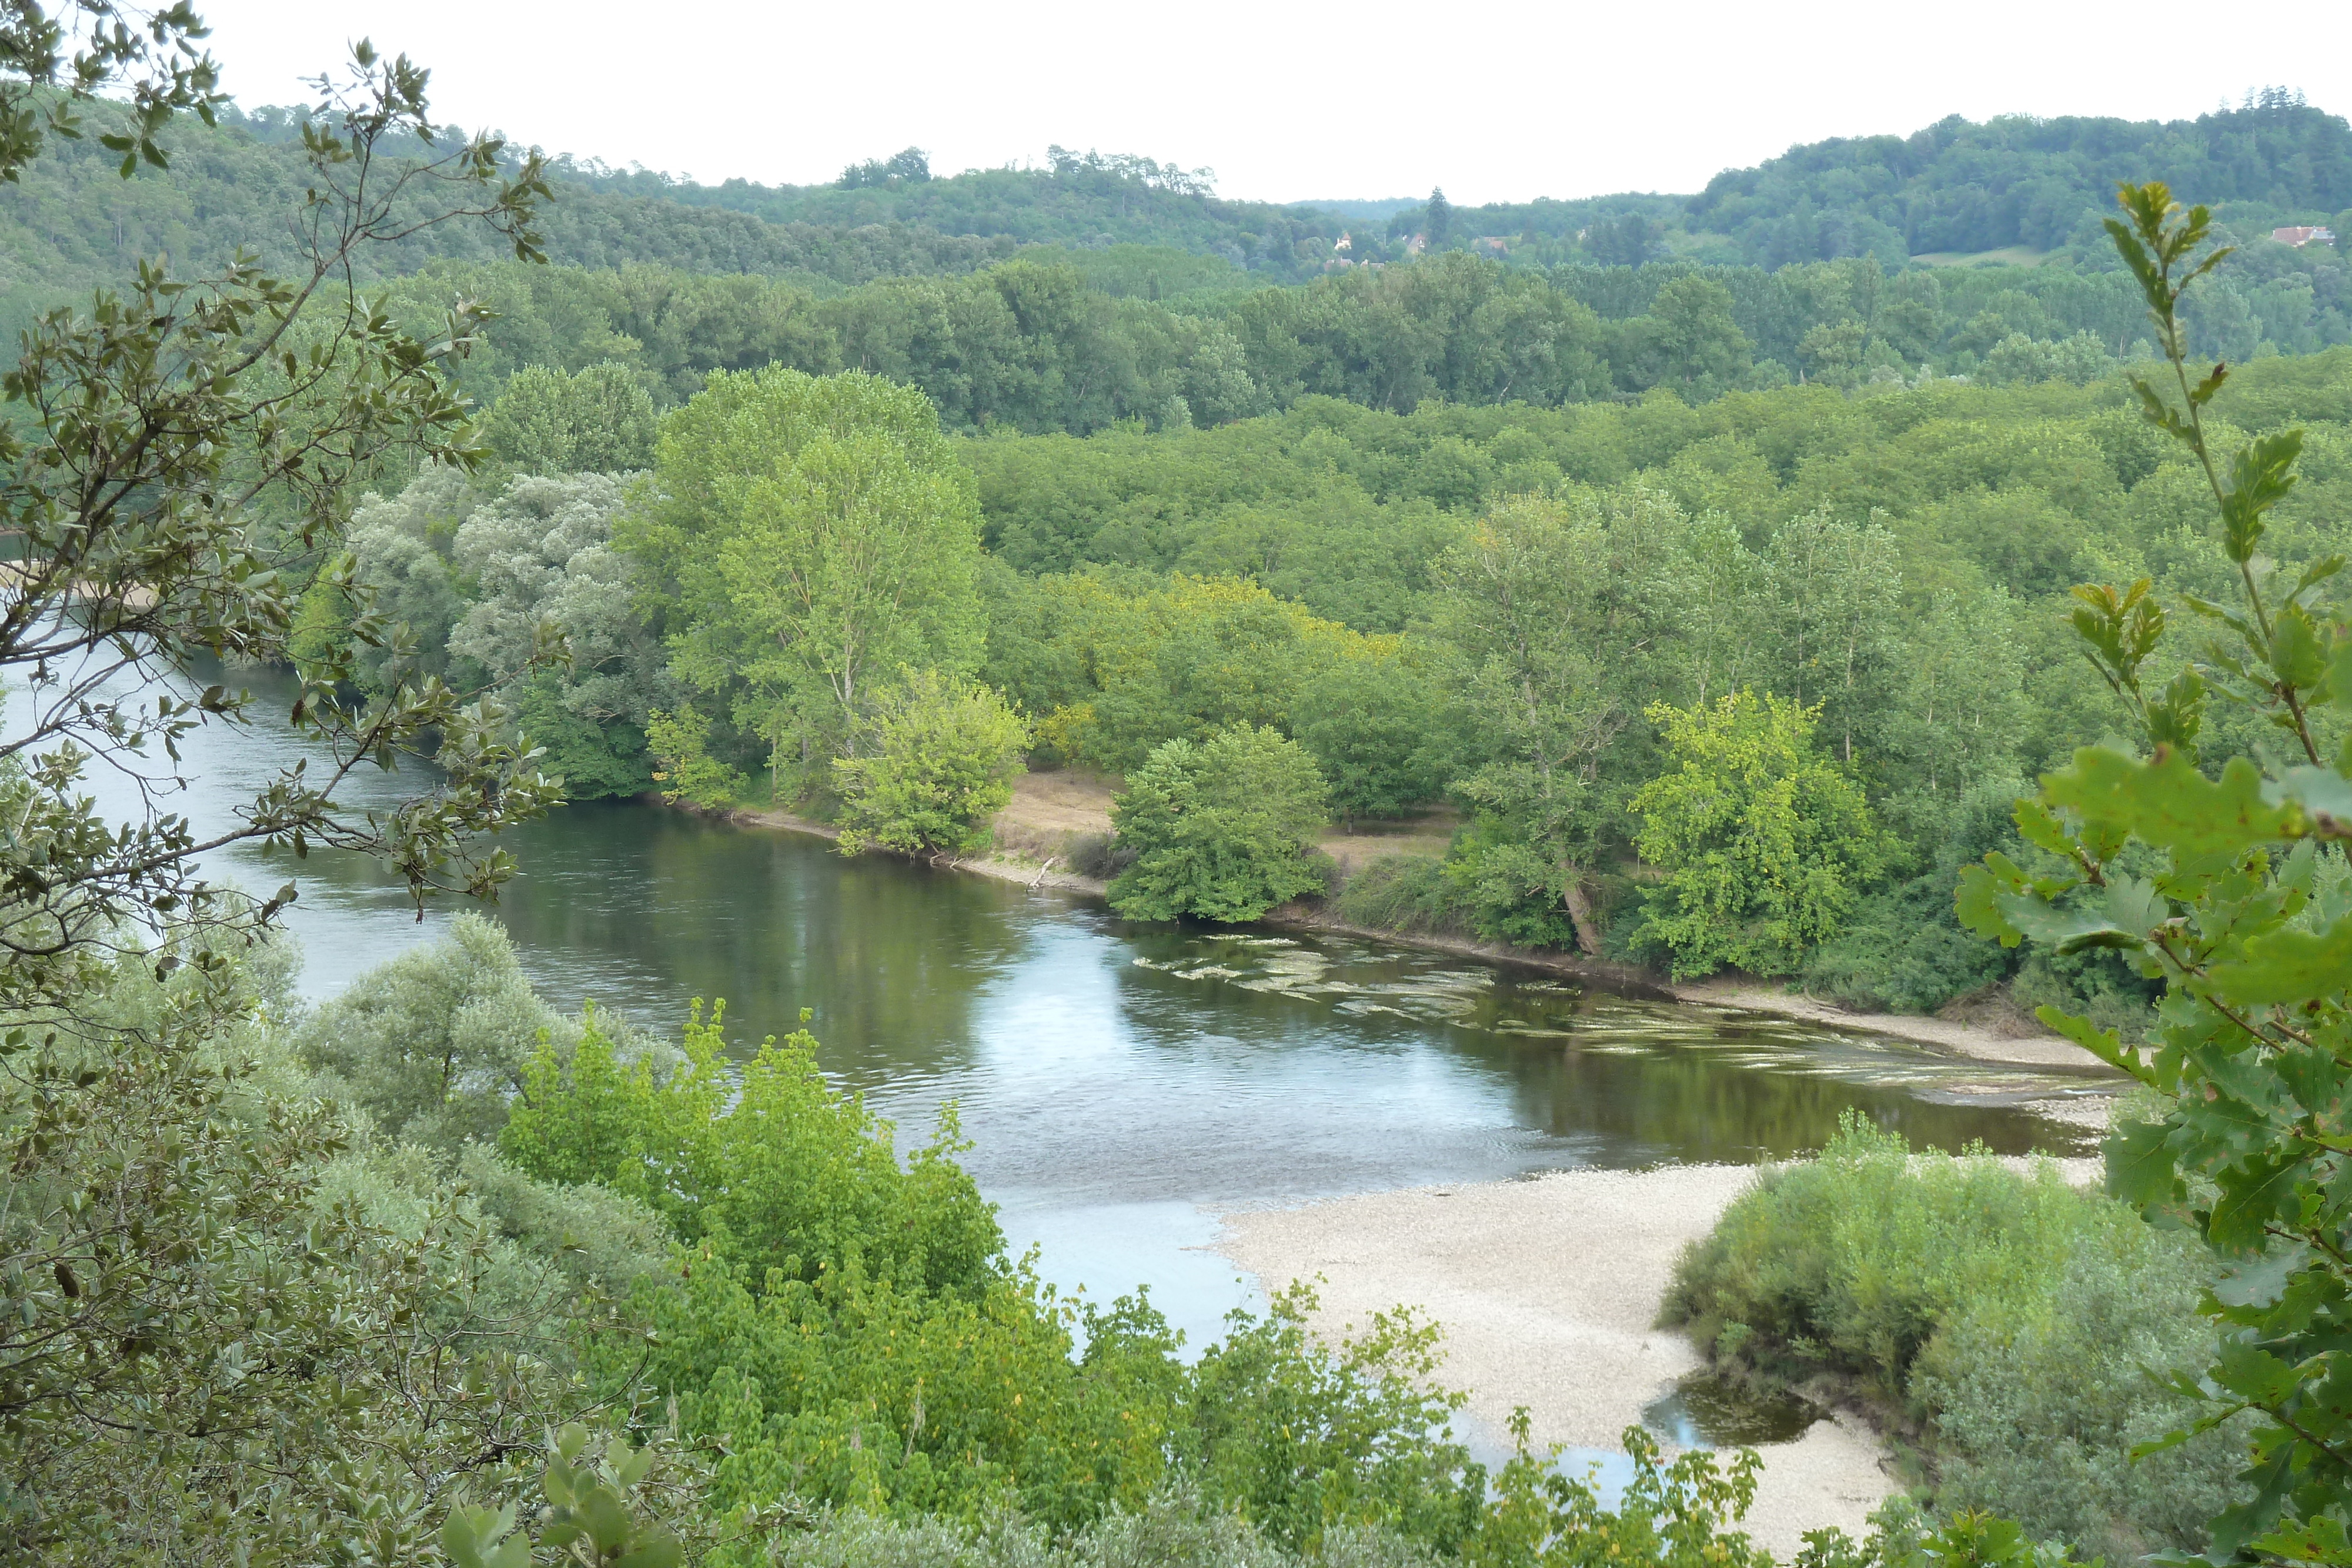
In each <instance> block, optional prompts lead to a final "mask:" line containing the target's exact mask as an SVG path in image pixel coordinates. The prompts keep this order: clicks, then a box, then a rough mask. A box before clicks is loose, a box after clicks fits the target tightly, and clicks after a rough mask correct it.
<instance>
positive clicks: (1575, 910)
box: [1559, 866, 1601, 958]
mask: <svg viewBox="0 0 2352 1568" xmlns="http://www.w3.org/2000/svg"><path fill="white" fill-rule="evenodd" d="M1563 869H1564V870H1565V871H1566V872H1567V873H1568V875H1567V878H1566V882H1565V885H1563V886H1562V887H1561V889H1560V894H1559V901H1560V902H1561V903H1562V904H1566V905H1568V918H1569V921H1570V924H1571V925H1574V926H1575V927H1576V945H1577V946H1580V947H1581V948H1583V949H1584V951H1585V953H1586V954H1587V955H1588V956H1591V957H1594V958H1598V957H1600V956H1601V924H1600V922H1598V921H1596V920H1595V919H1593V917H1592V900H1591V899H1590V898H1587V897H1586V896H1585V895H1584V873H1582V872H1580V871H1579V870H1578V869H1577V868H1576V867H1574V866H1568V867H1564V868H1563Z"/></svg>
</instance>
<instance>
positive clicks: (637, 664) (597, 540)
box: [449, 474, 681, 800]
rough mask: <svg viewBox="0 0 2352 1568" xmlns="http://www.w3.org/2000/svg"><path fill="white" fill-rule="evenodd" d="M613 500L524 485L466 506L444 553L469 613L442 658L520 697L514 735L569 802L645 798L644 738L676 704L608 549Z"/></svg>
mask: <svg viewBox="0 0 2352 1568" xmlns="http://www.w3.org/2000/svg"><path fill="white" fill-rule="evenodd" d="M625 494H626V492H625V486H624V485H623V484H622V482H621V480H620V479H619V478H618V477H617V476H614V475H609V474H572V475H565V476H556V477H542V476H522V477H520V478H516V479H513V480H510V481H509V483H508V485H507V486H506V488H505V489H504V490H503V491H501V492H500V493H499V494H498V495H497V496H495V497H491V498H490V499H488V500H487V501H483V502H481V503H480V504H478V505H477V506H476V507H474V509H473V510H472V511H471V512H470V513H469V514H467V517H466V519H465V521H463V522H462V523H460V524H458V525H457V532H456V534H455V536H454V537H453V538H451V540H450V557H451V564H452V565H453V566H454V567H455V568H456V570H457V573H458V574H459V576H460V579H461V580H463V581H464V582H465V584H466V585H467V588H468V589H469V590H470V591H471V595H472V599H473V602H472V603H471V604H470V605H468V606H467V609H466V611H465V613H464V614H463V615H462V616H461V617H460V618H459V620H458V622H457V625H456V626H455V628H453V629H452V630H451V632H450V633H449V652H450V653H451V655H452V656H453V657H455V658H458V659H464V660H469V661H471V662H472V663H473V664H475V665H477V666H478V667H479V668H481V669H482V670H484V671H485V672H487V673H488V674H489V675H490V677H491V678H492V679H494V680H498V681H501V682H518V683H520V692H519V693H518V694H517V695H516V698H515V707H516V710H517V716H518V719H519V722H520V726H521V728H522V730H523V732H524V733H525V734H527V735H529V736H530V737H531V739H532V740H533V741H535V742H536V743H537V744H538V745H539V746H540V747H541V748H542V749H543V750H544V751H545V753H546V766H547V768H548V769H549V770H550V771H551V772H552V773H554V774H556V775H557V776H558V777H560V778H561V779H562V780H563V788H564V791H565V793H566V794H567V795H569V796H570V797H571V798H572V799H573V800H593V799H595V798H597V797H600V796H628V795H636V794H641V793H643V792H644V791H645V790H646V789H649V788H651V787H652V784H653V762H652V758H651V756H650V755H649V753H648V752H647V749H646V739H645V729H646V725H647V724H649V723H650V722H651V721H652V716H653V713H654V711H655V710H656V709H667V708H671V707H674V706H676V705H677V699H678V697H679V695H681V693H680V691H679V688H678V683H677V681H676V680H675V679H673V678H672V677H671V675H670V674H669V672H668V668H667V664H668V660H667V653H666V652H665V650H664V649H663V648H662V646H661V644H660V643H658V642H657V641H656V639H655V637H654V636H653V634H652V632H650V631H649V630H648V629H647V628H646V624H645V622H644V621H643V619H642V618H641V617H640V616H639V615H638V614H637V608H636V601H637V596H638V592H639V586H638V583H639V578H638V573H637V571H636V570H635V562H634V561H633V560H631V559H629V558H628V557H626V556H625V555H623V554H621V553H620V551H618V550H616V549H614V548H613V542H612V539H613V524H614V519H615V518H616V517H619V515H620V513H621V511H622V508H623V506H624V504H625Z"/></svg>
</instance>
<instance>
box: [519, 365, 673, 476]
mask: <svg viewBox="0 0 2352 1568" xmlns="http://www.w3.org/2000/svg"><path fill="white" fill-rule="evenodd" d="M654 438H655V419H654V400H653V397H652V394H650V393H649V392H646V388H645V383H644V382H642V381H640V380H639V379H638V378H637V376H636V373H635V371H631V370H630V369H629V368H628V367H627V366H626V365H623V364H618V363H615V362H614V361H611V360H606V361H604V362H602V363H601V364H593V365H590V366H588V367H587V368H586V369H584V370H581V371H575V372H573V373H572V374H570V375H566V374H565V373H564V372H563V371H559V370H553V369H551V368H550V367H548V366H546V365H525V366H524V367H523V368H522V369H521V370H520V371H516V372H515V374H514V375H513V376H512V377H510V378H509V380H508V382H507V384H506V386H505V388H504V390H502V391H501V392H499V401H498V402H495V403H493V404H492V405H491V406H490V412H489V413H488V415H486V416H485V417H484V419H483V420H482V441H483V444H485V445H487V446H488V447H489V449H490V450H491V451H492V452H494V453H496V454H498V455H499V458H500V460H502V461H503V462H505V463H506V464H507V465H509V467H511V468H513V469H514V470H515V471H516V472H518V473H522V474H626V473H632V472H634V471H635V470H637V469H640V468H647V467H651V466H652V465H653V460H654Z"/></svg>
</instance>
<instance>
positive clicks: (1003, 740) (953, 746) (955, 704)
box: [833, 670, 1029, 854]
mask: <svg viewBox="0 0 2352 1568" xmlns="http://www.w3.org/2000/svg"><path fill="white" fill-rule="evenodd" d="M1028 744H1029V726H1028V724H1027V723H1026V722H1025V721H1024V719H1023V718H1022V717H1021V716H1020V715H1019V714H1017V713H1015V712H1013V709H1012V707H1011V706H1009V705H1008V704H1007V703H1006V702H1005V700H1004V699H1003V697H1001V696H999V695H997V694H996V693H994V692H992V691H991V690H989V689H988V688H987V687H986V686H981V685H958V684H956V683H953V682H950V681H949V680H948V679H947V678H946V677H944V676H942V675H941V674H940V673H939V672H938V671H936V670H920V671H912V672H901V674H900V679H899V682H898V685H895V686H893V687H891V688H890V689H889V690H887V691H886V692H884V693H883V694H882V695H881V696H880V697H879V698H878V699H877V701H876V703H875V705H874V711H873V712H872V713H871V714H870V715H868V716H866V718H865V719H864V720H863V721H862V722H861V723H860V724H859V726H858V729H857V733H856V737H854V739H853V742H852V745H853V747H854V749H853V750H852V752H851V754H850V755H849V756H847V757H839V758H835V759H834V763H833V787H834V793H835V794H836V795H838V796H840V797H841V816H840V822H841V850H842V852H843V853H844V854H856V853H857V852H859V851H860V850H863V849H865V848H866V846H868V845H869V844H878V845H880V846H882V847H883V848H885V849H893V850H898V851H901V852H905V853H908V854H918V853H929V852H937V851H941V850H965V849H970V848H971V847H973V846H974V845H975V844H978V843H981V842H982V841H985V840H986V838H987V836H988V824H989V822H990V821H992V819H993V818H994V817H995V815H996V813H997V812H999V811H1001V810H1003V809H1004V803H1005V802H1006V801H1007V800H1012V799H1013V779H1016V778H1018V777H1019V776H1020V774H1021V771H1022V768H1021V753H1022V751H1023V750H1024V748H1025V747H1027V746H1028Z"/></svg>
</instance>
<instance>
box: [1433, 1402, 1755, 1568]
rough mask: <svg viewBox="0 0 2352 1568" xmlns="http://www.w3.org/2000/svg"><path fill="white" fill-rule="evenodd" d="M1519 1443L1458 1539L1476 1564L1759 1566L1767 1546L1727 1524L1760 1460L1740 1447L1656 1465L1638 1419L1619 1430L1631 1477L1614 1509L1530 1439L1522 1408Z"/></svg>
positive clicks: (1696, 1452) (1751, 1489) (1652, 1443)
mask: <svg viewBox="0 0 2352 1568" xmlns="http://www.w3.org/2000/svg"><path fill="white" fill-rule="evenodd" d="M1512 1430H1513V1436H1514V1437H1516V1438H1517V1452H1516V1453H1515V1454H1514V1455H1513V1456H1512V1458H1510V1459H1509V1460H1508V1461H1507V1463H1506V1464H1505V1465H1504V1466H1503V1469H1502V1470H1501V1471H1500V1472H1499V1473H1498V1474H1497V1475H1496V1478H1495V1493H1496V1496H1495V1500H1494V1502H1493V1504H1492V1506H1491V1507H1490V1508H1489V1509H1488V1510H1487V1511H1486V1514H1485V1516H1484V1517H1483V1518H1482V1519H1481V1520H1480V1521H1479V1528H1478V1531H1477V1533H1476V1534H1475V1535H1474V1536H1472V1537H1471V1538H1470V1539H1469V1540H1468V1541H1467V1542H1464V1544H1463V1552H1462V1560H1463V1561H1464V1562H1465V1563H1475V1564H1478V1565H1479V1568H1615V1565H1617V1564H1621V1563H1658V1564H1660V1565H1661V1568H1717V1565H1724V1568H1765V1565H1766V1564H1769V1563H1770V1562H1771V1561H1772V1558H1771V1554H1770V1553H1769V1552H1763V1551H1760V1550H1759V1549H1758V1548H1757V1547H1756V1546H1754V1545H1753V1544H1751V1543H1750V1542H1748V1538H1747V1537H1746V1536H1745V1535H1741V1534H1738V1533H1735V1532H1733V1531H1729V1530H1727V1528H1726V1527H1727V1525H1729V1524H1730V1523H1732V1522H1734V1521H1737V1520H1738V1518H1739V1517H1740V1516H1741V1515H1743V1514H1745V1513H1746V1512H1747V1511H1748V1504H1749V1503H1750V1502H1751V1501H1753V1500H1754V1499H1755V1496H1756V1473H1757V1471H1758V1470H1759V1469H1762V1468H1763V1463H1762V1460H1761V1459H1759V1458H1758V1456H1757V1454H1756V1452H1755V1450H1754V1449H1752V1448H1750V1449H1743V1450H1741V1451H1740V1453H1739V1454H1738V1456H1737V1457H1736V1458H1734V1459H1733V1460H1732V1461H1731V1463H1730V1465H1729V1466H1728V1468H1727V1469H1718V1468H1717V1462H1716V1457H1715V1455H1714V1454H1712V1453H1710V1452H1709V1451H1707V1450H1706V1449H1705V1448H1693V1449H1691V1450H1689V1451H1688V1452H1686V1453H1684V1454H1682V1455H1680V1456H1678V1457H1677V1458H1675V1459H1674V1461H1673V1462H1672V1463H1670V1464H1662V1463H1660V1460H1661V1458H1662V1455H1661V1454H1660V1452H1659V1448H1658V1442H1657V1439H1656V1438H1655V1437H1652V1436H1651V1435H1650V1434H1649V1433H1648V1432H1646V1431H1644V1430H1643V1429H1642V1428H1641V1427H1627V1428H1626V1429H1625V1433H1624V1436H1623V1438H1622V1441H1623V1443H1624V1445H1625V1452H1626V1455H1627V1457H1628V1458H1631V1459H1632V1460H1633V1479H1631V1480H1630V1481H1628V1482H1627V1483H1626V1484H1625V1488H1624V1491H1623V1493H1622V1496H1621V1497H1620V1499H1619V1500H1618V1506H1617V1508H1616V1509H1615V1510H1614V1511H1612V1510H1608V1509H1604V1508H1602V1507H1601V1500H1600V1495H1599V1492H1598V1491H1597V1490H1596V1489H1595V1488H1594V1487H1593V1486H1592V1485H1591V1482H1590V1480H1589V1479H1588V1480H1578V1479H1575V1478H1573V1477H1570V1476H1568V1475H1565V1474H1563V1473H1561V1471H1560V1470H1559V1469H1558V1468H1557V1466H1555V1465H1552V1464H1547V1463H1546V1462H1545V1460H1544V1458H1542V1457H1539V1456H1537V1455H1534V1454H1531V1453H1529V1452H1528V1446H1527V1413H1526V1412H1525V1411H1524V1410H1522V1411H1519V1412H1517V1416H1516V1417H1515V1419H1514V1421H1513V1424H1512Z"/></svg>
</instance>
